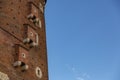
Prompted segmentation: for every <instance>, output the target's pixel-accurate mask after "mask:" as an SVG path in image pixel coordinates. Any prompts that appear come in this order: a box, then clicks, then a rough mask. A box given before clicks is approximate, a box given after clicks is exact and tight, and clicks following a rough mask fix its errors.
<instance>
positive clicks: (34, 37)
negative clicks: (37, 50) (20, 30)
mask: <svg viewBox="0 0 120 80" xmlns="http://www.w3.org/2000/svg"><path fill="white" fill-rule="evenodd" d="M24 33H25V35H24V40H23V42H24V43H25V44H29V45H30V47H35V46H37V45H38V41H39V40H38V39H39V38H38V34H37V33H36V32H35V30H34V29H33V28H31V27H30V26H29V25H25V32H24Z"/></svg>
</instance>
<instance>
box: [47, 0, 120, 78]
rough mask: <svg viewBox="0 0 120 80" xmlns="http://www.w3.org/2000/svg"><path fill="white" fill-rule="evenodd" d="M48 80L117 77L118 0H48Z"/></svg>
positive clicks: (119, 57) (119, 44)
mask: <svg viewBox="0 0 120 80" xmlns="http://www.w3.org/2000/svg"><path fill="white" fill-rule="evenodd" d="M45 18H46V32H47V48H48V62H49V80H120V77H119V74H120V1H119V0H48V1H47V4H46V10H45Z"/></svg>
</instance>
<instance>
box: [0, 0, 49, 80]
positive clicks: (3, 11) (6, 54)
mask: <svg viewBox="0 0 120 80" xmlns="http://www.w3.org/2000/svg"><path fill="white" fill-rule="evenodd" d="M45 3H46V1H45V0H0V73H3V74H6V75H7V76H8V77H9V80H48V64H47V49H46V32H45V19H44V12H42V10H41V8H42V9H43V10H44V6H45ZM41 4H42V6H41ZM29 14H33V15H34V17H33V18H32V20H30V19H28V15H29ZM36 18H38V19H39V20H40V21H41V25H42V26H41V27H39V25H40V24H39V22H38V25H36V24H35V21H34V20H33V19H36ZM26 26H27V28H26ZM36 33H37V35H38V45H36V46H32V47H30V44H31V42H28V43H24V42H23V41H24V39H25V38H26V37H27V38H29V39H31V40H32V42H36V40H37V38H36V37H35V34H36ZM32 36H33V37H32ZM16 45H17V46H16ZM16 61H21V62H22V63H24V64H22V65H20V66H17V67H16V66H13V64H14V63H15V62H16ZM25 64H27V65H28V66H29V68H28V69H27V70H25V71H22V70H21V67H22V66H23V65H25ZM36 68H40V71H39V69H38V72H37V71H36ZM39 75H40V76H39ZM41 76H42V77H41ZM0 80H7V79H0Z"/></svg>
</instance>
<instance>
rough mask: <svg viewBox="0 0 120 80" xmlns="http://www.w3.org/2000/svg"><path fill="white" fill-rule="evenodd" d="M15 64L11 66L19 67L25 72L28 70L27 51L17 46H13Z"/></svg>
mask: <svg viewBox="0 0 120 80" xmlns="http://www.w3.org/2000/svg"><path fill="white" fill-rule="evenodd" d="M15 53H16V56H15V60H16V61H15V62H14V64H13V66H15V67H18V66H20V67H21V68H22V70H27V69H28V65H27V63H28V50H27V49H25V48H24V47H22V46H20V45H19V44H16V45H15Z"/></svg>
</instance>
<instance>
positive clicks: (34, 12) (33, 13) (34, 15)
mask: <svg viewBox="0 0 120 80" xmlns="http://www.w3.org/2000/svg"><path fill="white" fill-rule="evenodd" d="M29 4H30V8H29V14H28V16H27V18H28V19H29V20H30V21H31V22H33V23H34V24H35V25H36V26H38V27H39V26H40V24H41V22H40V20H39V18H38V14H39V12H38V11H39V8H37V7H36V6H35V5H34V4H33V3H29Z"/></svg>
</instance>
